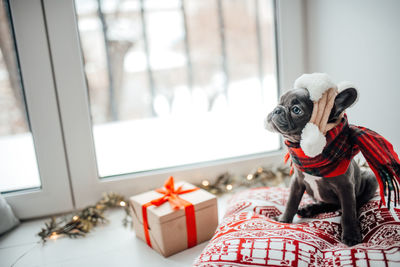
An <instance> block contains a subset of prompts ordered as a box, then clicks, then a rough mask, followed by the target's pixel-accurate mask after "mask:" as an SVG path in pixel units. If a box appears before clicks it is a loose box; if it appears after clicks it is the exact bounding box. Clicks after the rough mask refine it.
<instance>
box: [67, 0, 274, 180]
mask: <svg viewBox="0 0 400 267" xmlns="http://www.w3.org/2000/svg"><path fill="white" fill-rule="evenodd" d="M75 3H76V13H77V21H78V28H79V35H80V41H81V49H82V53H83V62H84V70H85V75H86V80H87V87H88V90H89V100H90V101H89V102H90V112H91V118H92V123H93V130H92V131H93V138H94V146H95V153H96V159H97V168H98V173H99V176H100V177H109V176H115V175H119V174H124V173H136V172H142V171H149V170H156V169H164V168H169V167H173V166H180V165H187V164H194V163H199V162H210V161H215V160H220V159H226V158H234V157H239V156H244V155H251V154H257V153H264V152H266V151H273V150H277V149H278V148H279V147H280V142H279V138H278V136H276V135H273V134H270V133H268V132H266V131H265V130H264V127H263V121H264V117H265V114H266V112H267V110H269V109H271V106H272V105H274V103H275V101H276V99H277V85H276V83H277V80H276V57H275V54H276V53H275V50H274V15H273V5H272V4H273V3H272V1H259V0H256V1H242V0H241V1H231V0H203V1H190V0H162V1H160V0H147V1H144V0H129V1H115V0H103V1H97V0H76V1H75ZM238 17H240V20H238V19H237V18H238Z"/></svg>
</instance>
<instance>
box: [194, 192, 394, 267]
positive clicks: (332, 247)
mask: <svg viewBox="0 0 400 267" xmlns="http://www.w3.org/2000/svg"><path fill="white" fill-rule="evenodd" d="M288 195H289V190H288V189H285V188H257V189H250V190H247V191H244V192H241V193H239V194H236V195H235V196H234V197H233V198H232V199H231V201H230V203H229V205H228V210H227V212H226V214H225V217H224V219H223V221H222V222H221V224H220V225H219V226H218V228H217V230H216V233H215V234H214V237H213V238H212V239H211V241H210V242H209V244H208V245H207V247H206V248H205V249H204V251H203V252H202V254H201V255H200V256H199V257H198V258H197V259H196V260H195V262H194V266H198V267H222V266H224V267H228V266H232V267H233V266H318V267H319V266H400V209H396V208H393V209H391V210H388V209H387V208H379V195H378V194H377V195H376V196H375V197H374V198H373V199H372V200H371V201H369V202H368V203H367V204H365V205H364V206H363V207H362V208H361V209H360V213H359V220H360V225H361V231H362V237H363V243H361V244H358V245H356V246H353V247H347V246H346V245H344V244H343V243H341V241H340V236H341V231H342V230H341V225H340V212H339V211H336V212H330V213H324V214H320V215H318V216H316V217H314V218H312V219H300V218H299V217H298V216H297V215H296V217H295V219H294V223H293V224H286V223H279V222H276V221H274V220H272V219H270V218H269V217H275V216H278V215H280V214H282V213H283V211H284V207H285V205H286V201H287V198H288ZM308 203H312V200H311V198H310V197H309V196H308V195H307V194H305V195H304V196H303V200H302V202H301V205H306V204H308Z"/></svg>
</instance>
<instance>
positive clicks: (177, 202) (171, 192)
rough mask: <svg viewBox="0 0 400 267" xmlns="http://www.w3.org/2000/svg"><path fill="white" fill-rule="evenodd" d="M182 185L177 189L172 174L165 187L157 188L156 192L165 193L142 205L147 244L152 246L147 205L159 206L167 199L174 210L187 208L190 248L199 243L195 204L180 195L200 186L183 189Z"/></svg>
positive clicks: (187, 229)
mask: <svg viewBox="0 0 400 267" xmlns="http://www.w3.org/2000/svg"><path fill="white" fill-rule="evenodd" d="M182 187H183V185H181V186H179V187H178V188H177V189H176V190H175V185H174V178H173V177H172V176H171V177H169V179H168V180H167V181H166V182H165V184H164V188H158V189H156V190H155V191H156V192H158V193H160V194H163V196H162V197H160V198H156V199H153V200H152V201H150V202H147V203H145V204H143V205H142V214H143V228H144V235H145V237H146V242H147V245H149V246H150V247H151V241H150V234H149V223H148V221H147V207H149V206H152V205H154V206H157V207H158V206H161V205H162V204H164V203H165V202H167V201H168V202H169V204H170V205H171V208H172V209H174V210H178V209H181V208H184V209H185V215H186V231H187V242H188V248H191V247H193V246H195V245H197V231H196V217H195V213H194V206H193V204H192V203H190V202H189V201H186V200H184V199H182V198H180V197H179V195H182V194H186V193H190V192H193V191H196V190H198V189H199V188H197V187H195V188H192V189H187V190H183V189H182Z"/></svg>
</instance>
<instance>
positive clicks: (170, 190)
mask: <svg viewBox="0 0 400 267" xmlns="http://www.w3.org/2000/svg"><path fill="white" fill-rule="evenodd" d="M182 187H183V185H181V186H179V187H178V188H177V189H176V190H175V184H174V177H172V176H171V177H169V179H168V180H167V181H166V182H165V184H164V188H158V189H156V190H155V191H156V192H158V193H160V194H164V195H163V196H162V197H160V198H157V199H154V200H152V201H150V202H151V204H153V205H154V206H160V205H162V204H164V203H165V202H167V201H168V202H169V204H170V205H171V208H172V209H174V210H176V209H180V208H184V207H185V206H186V205H187V201H186V200H184V199H182V198H180V197H179V196H178V195H181V194H186V193H190V192H193V191H196V190H198V189H199V188H197V187H195V188H192V189H187V190H182Z"/></svg>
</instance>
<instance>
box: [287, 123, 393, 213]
mask: <svg viewBox="0 0 400 267" xmlns="http://www.w3.org/2000/svg"><path fill="white" fill-rule="evenodd" d="M326 141H327V145H326V146H325V148H324V150H323V151H322V153H321V154H319V155H318V156H316V157H313V158H310V157H308V156H306V155H305V154H304V152H303V150H302V149H301V148H300V145H299V143H292V142H289V141H285V144H286V146H287V147H288V150H289V152H288V154H287V155H286V157H285V162H286V161H287V160H288V158H289V154H290V157H291V160H292V163H293V164H294V165H295V166H296V168H297V169H299V170H300V171H302V172H306V173H308V174H311V175H314V176H318V177H325V178H326V177H334V176H338V175H342V174H344V173H345V172H346V171H347V168H348V167H349V165H350V162H351V160H352V159H353V157H354V156H355V155H357V154H358V153H359V152H360V151H361V153H362V154H363V155H364V157H365V159H366V160H367V162H368V165H369V167H370V168H371V170H372V171H373V172H374V173H375V176H376V179H377V181H378V183H379V188H380V196H381V204H382V203H383V205H386V202H385V197H384V195H388V197H387V203H388V204H387V205H388V207H389V208H390V201H391V192H392V191H393V192H394V203H395V206H396V205H397V204H400V198H399V183H400V160H399V157H398V155H397V154H396V152H395V151H394V150H393V146H392V144H391V143H389V142H388V141H387V140H386V139H385V138H383V137H382V136H381V135H379V134H378V133H376V132H374V131H371V130H369V129H367V128H364V127H360V126H355V125H349V124H348V121H347V116H346V115H345V116H344V117H343V118H342V120H341V122H340V123H339V125H337V126H336V127H335V128H333V129H332V130H330V131H328V132H327V133H326ZM386 191H387V194H386Z"/></svg>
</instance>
